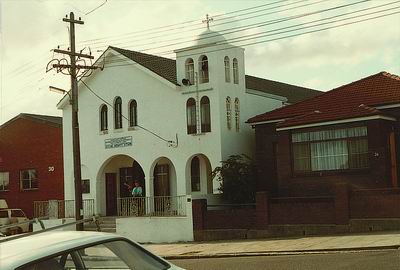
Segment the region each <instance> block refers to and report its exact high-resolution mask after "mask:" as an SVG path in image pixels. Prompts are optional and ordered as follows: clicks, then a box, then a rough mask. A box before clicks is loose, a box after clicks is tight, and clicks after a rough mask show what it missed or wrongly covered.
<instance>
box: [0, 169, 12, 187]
mask: <svg viewBox="0 0 400 270" xmlns="http://www.w3.org/2000/svg"><path fill="white" fill-rule="evenodd" d="M9 183H10V175H9V173H8V172H0V191H7V190H8V185H9Z"/></svg>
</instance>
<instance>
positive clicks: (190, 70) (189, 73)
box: [185, 58, 194, 84]
mask: <svg viewBox="0 0 400 270" xmlns="http://www.w3.org/2000/svg"><path fill="white" fill-rule="evenodd" d="M185 73H186V79H187V80H189V82H190V84H193V83H194V61H193V59H192V58H189V59H187V60H186V63H185Z"/></svg>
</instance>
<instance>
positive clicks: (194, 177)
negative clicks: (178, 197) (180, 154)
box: [190, 157, 200, 192]
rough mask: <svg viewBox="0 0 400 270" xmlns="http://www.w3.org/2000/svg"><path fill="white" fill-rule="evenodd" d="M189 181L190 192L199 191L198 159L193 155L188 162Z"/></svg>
mask: <svg viewBox="0 0 400 270" xmlns="http://www.w3.org/2000/svg"><path fill="white" fill-rule="evenodd" d="M190 182H191V186H192V192H196V191H200V159H199V158H198V157H194V158H193V159H192V162H191V164H190Z"/></svg>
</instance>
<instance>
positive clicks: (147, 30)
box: [0, 0, 400, 124]
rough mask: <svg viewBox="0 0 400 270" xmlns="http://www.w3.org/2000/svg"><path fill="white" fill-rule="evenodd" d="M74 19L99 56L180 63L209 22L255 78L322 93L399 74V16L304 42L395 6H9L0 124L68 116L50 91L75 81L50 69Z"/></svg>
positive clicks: (282, 0)
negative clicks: (125, 53) (109, 53)
mask: <svg viewBox="0 0 400 270" xmlns="http://www.w3.org/2000/svg"><path fill="white" fill-rule="evenodd" d="M343 5H348V6H343ZM362 10H364V11H362ZM71 11H72V12H74V13H75V16H76V17H81V18H82V20H83V21H84V22H85V24H84V25H77V26H76V36H77V49H84V51H83V52H84V53H89V48H90V49H91V52H92V54H93V55H94V56H95V57H98V56H100V55H101V53H102V52H103V51H104V50H105V49H106V48H107V46H108V45H113V46H117V47H121V48H125V49H131V50H137V51H143V52H145V53H150V54H155V55H160V56H164V57H169V58H174V54H173V53H171V51H172V50H174V49H179V48H183V47H187V46H190V45H192V44H193V42H194V41H195V39H196V37H197V36H198V35H199V34H200V33H201V32H202V31H204V30H205V29H206V25H205V24H204V23H202V20H204V19H205V15H206V14H209V15H210V16H211V17H212V18H213V21H212V22H211V23H210V28H211V30H214V31H219V32H220V33H222V34H224V36H225V38H226V39H227V40H228V41H230V42H232V44H234V45H237V46H242V47H244V48H245V57H246V58H245V70H246V74H248V75H254V76H258V77H262V78H267V79H271V80H276V81H281V82H286V83H290V84H295V85H300V86H305V87H309V88H313V89H318V90H322V91H327V90H330V89H333V88H335V87H338V86H340V85H343V84H347V83H350V82H352V81H356V80H358V79H361V78H363V77H366V76H369V75H372V74H375V73H378V72H380V71H387V72H390V73H393V74H397V75H400V46H399V45H400V14H399V13H397V14H393V15H391V16H386V17H381V18H377V19H374V20H368V21H364V22H360V23H354V24H349V25H346V26H343V27H336V28H331V29H326V30H324V31H317V32H314V33H309V34H302V35H298V34H300V33H303V32H306V31H313V30H316V29H322V28H328V27H332V26H338V25H340V24H344V23H348V22H354V21H356V20H362V19H367V18H371V17H375V16H381V15H387V14H390V13H395V12H400V1H395V0H391V1H389V0H371V1H361V0H354V1H353V0H268V1H266V0H263V1H256V0H253V1H251V0H249V1H241V0H213V1H208V0H186V1H183V0H182V1H173V0H171V1H170V0H168V1H167V0H165V1H155V0H154V1H152V0H145V1H140V0H125V1H124V0H107V1H106V0H87V1H83V0H80V1H74V0H0V60H1V63H0V75H1V77H0V124H3V123H5V122H6V121H8V120H9V119H11V118H12V117H14V116H16V115H18V114H19V113H35V114H47V115H59V116H61V114H62V112H61V111H59V110H57V108H56V104H57V103H58V101H59V100H60V99H61V97H62V96H61V95H60V94H58V93H54V92H51V91H49V86H50V85H52V86H55V87H60V88H63V89H69V87H70V86H69V78H68V76H66V75H63V74H60V73H56V72H55V71H54V70H51V71H48V72H46V66H47V64H48V62H49V61H50V60H52V59H61V58H63V57H64V56H62V55H60V54H54V53H53V52H52V49H54V48H57V46H60V49H66V48H67V47H68V42H69V41H68V24H67V23H65V22H63V21H62V18H63V17H65V15H66V14H69V13H70V12H71ZM347 13H350V14H347ZM368 13H369V15H367V14H368ZM344 14H347V15H344ZM306 15H307V16H306ZM360 15H364V16H361V17H358V18H352V19H351V18H350V19H348V20H344V19H346V18H349V17H351V16H360ZM329 18H330V19H329ZM317 20H319V21H317ZM333 20H336V22H332V21H333ZM307 23H308V24H307ZM323 23H325V24H323ZM260 24H264V26H262V25H260ZM313 24H321V25H319V26H315V27H310V26H311V25H313ZM305 26H308V27H309V28H304V27H305ZM299 27H303V28H302V29H298V30H297V31H294V30H295V29H296V28H299ZM289 30H292V31H291V32H289ZM280 32H282V33H280ZM279 33H280V34H279ZM260 35H263V37H260ZM296 35H297V36H296ZM288 36H292V37H288ZM240 37H242V38H246V39H247V40H246V41H240V39H238V38H240ZM250 43H254V44H252V45H250Z"/></svg>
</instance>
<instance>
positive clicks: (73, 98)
mask: <svg viewBox="0 0 400 270" xmlns="http://www.w3.org/2000/svg"><path fill="white" fill-rule="evenodd" d="M63 21H64V22H68V23H69V40H70V50H69V51H64V50H59V49H55V50H54V52H57V53H62V54H67V55H69V56H70V61H71V62H70V64H67V65H65V64H54V65H53V67H54V68H57V69H59V70H62V69H66V68H68V69H69V74H70V76H71V95H70V103H71V105H72V152H73V160H74V162H73V167H74V186H75V218H76V221H79V220H82V219H83V200H82V176H81V155H80V145H79V121H78V79H77V75H78V72H79V70H80V69H84V70H87V69H96V68H97V67H93V66H81V65H79V66H77V65H76V57H79V58H89V59H93V58H94V57H93V56H91V55H86V54H82V53H76V51H75V24H83V21H82V20H81V18H79V20H75V17H74V13H73V12H71V13H70V15H69V18H68V15H67V16H66V17H65V18H63ZM77 68H78V69H77ZM76 230H77V231H83V223H79V224H76Z"/></svg>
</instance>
